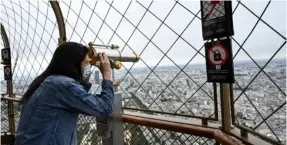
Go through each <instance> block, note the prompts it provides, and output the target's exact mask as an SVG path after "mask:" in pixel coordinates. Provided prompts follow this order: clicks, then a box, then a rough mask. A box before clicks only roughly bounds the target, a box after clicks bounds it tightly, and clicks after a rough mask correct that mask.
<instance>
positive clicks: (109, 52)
mask: <svg viewBox="0 0 287 145" xmlns="http://www.w3.org/2000/svg"><path fill="white" fill-rule="evenodd" d="M98 47H100V48H98ZM103 47H104V48H103ZM117 48H119V47H118V46H115V45H112V46H108V45H97V44H92V43H89V52H88V56H89V62H90V64H92V65H96V66H98V65H99V64H100V62H99V57H98V53H105V55H106V56H108V58H109V59H110V60H112V64H111V65H112V67H113V68H116V69H120V68H121V67H122V64H121V62H138V61H139V59H140V57H139V55H137V54H135V53H127V52H123V53H121V52H120V51H119V50H118V49H117Z"/></svg>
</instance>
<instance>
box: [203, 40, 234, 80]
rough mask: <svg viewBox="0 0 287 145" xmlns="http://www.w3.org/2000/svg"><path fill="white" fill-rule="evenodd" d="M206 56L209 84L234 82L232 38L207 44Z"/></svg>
mask: <svg viewBox="0 0 287 145" xmlns="http://www.w3.org/2000/svg"><path fill="white" fill-rule="evenodd" d="M205 56H206V69H207V81H208V82H225V83H233V82H234V70H233V59H232V48H231V40H230V38H228V39H225V40H220V41H219V42H208V43H205Z"/></svg>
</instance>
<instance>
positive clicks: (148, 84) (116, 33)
mask: <svg viewBox="0 0 287 145" xmlns="http://www.w3.org/2000/svg"><path fill="white" fill-rule="evenodd" d="M232 2H233V4H232V6H233V19H234V31H235V35H234V36H233V37H232V47H233V59H234V67H235V68H234V70H235V84H234V85H233V90H234V96H233V98H234V100H233V103H232V104H233V105H234V106H233V107H234V110H235V112H234V118H233V119H234V120H235V122H234V123H235V124H239V125H243V126H247V127H249V128H251V129H252V130H254V131H255V132H259V133H261V134H263V135H266V136H268V137H271V138H273V139H276V140H277V141H281V142H283V143H286V141H285V136H286V119H285V118H286V109H285V107H286V68H285V66H286V55H285V54H286V35H285V34H286V28H285V26H286V13H285V11H286V7H285V5H286V2H284V1H260V2H251V1H232ZM59 4H60V7H61V10H62V13H63V17H64V20H65V26H66V32H67V40H68V41H76V42H80V43H83V44H86V45H87V44H88V42H94V43H97V44H118V45H119V46H120V51H121V52H130V53H133V52H136V53H139V54H140V55H141V59H140V61H139V62H137V63H124V66H123V68H122V69H121V70H119V71H115V72H114V74H115V79H116V80H120V81H121V85H120V87H119V91H121V92H122V93H123V95H124V96H123V107H124V108H125V109H133V110H135V109H137V110H141V111H145V112H146V113H152V112H156V113H162V114H164V113H166V114H169V115H170V114H173V115H176V116H187V115H189V116H200V117H209V118H216V117H215V116H216V114H217V113H218V111H220V108H219V110H218V111H216V107H217V100H216V97H214V96H215V92H214V89H213V85H212V84H210V83H207V82H206V68H205V64H204V62H205V53H204V49H203V46H204V41H203V40H202V34H201V30H200V29H201V16H200V15H199V13H200V4H199V1H59ZM1 14H2V15H1V23H2V24H3V25H4V26H5V28H6V31H7V34H8V37H9V40H10V45H11V50H12V64H15V65H14V66H12V67H14V69H13V70H14V74H13V87H14V93H15V94H19V95H21V94H23V93H24V91H25V90H26V88H27V85H28V84H29V83H30V82H31V81H32V79H33V78H35V76H37V75H39V74H40V73H41V72H42V71H43V70H44V69H45V68H46V66H47V64H48V63H49V61H50V59H51V57H52V54H53V52H54V50H55V48H56V45H57V38H58V37H59V36H58V34H57V33H58V28H57V25H56V19H55V16H54V13H53V10H52V9H51V6H50V4H49V3H48V2H46V1H37V2H32V1H31V2H30V1H25V2H24V1H1ZM275 18H276V19H275ZM0 44H1V46H2V47H3V43H2V42H1V43H0ZM1 69H2V68H1ZM1 72H2V70H1ZM96 72H97V69H95V70H94V73H93V76H92V80H91V81H92V82H93V83H94V85H93V86H92V90H91V92H92V93H99V92H100V90H101V88H100V82H98V81H99V80H101V79H102V78H101V76H100V74H99V73H96ZM2 74H3V73H1V77H2ZM2 78H3V77H2ZM1 85H2V86H3V85H4V87H2V88H1V93H5V90H4V89H3V88H5V85H6V83H5V81H1ZM218 102H219V101H218ZM214 104H216V105H214ZM154 114H155V113H154ZM84 118H85V117H84ZM219 119H220V116H219ZM84 122H85V121H80V123H82V125H81V126H79V128H80V130H82V129H83V130H84V131H83V132H86V131H85V128H86V127H85V123H84ZM137 128H140V127H137ZM144 130H146V129H144ZM81 134H84V133H81V132H80V134H79V136H81ZM143 134H147V133H143ZM91 136H93V134H90V136H84V137H83V138H85V139H84V140H88V139H86V138H89V137H91ZM183 136H184V135H183ZM132 140H137V139H134V138H132Z"/></svg>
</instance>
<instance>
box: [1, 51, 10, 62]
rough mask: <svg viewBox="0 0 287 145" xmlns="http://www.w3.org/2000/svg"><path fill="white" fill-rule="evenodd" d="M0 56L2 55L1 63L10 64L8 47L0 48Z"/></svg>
mask: <svg viewBox="0 0 287 145" xmlns="http://www.w3.org/2000/svg"><path fill="white" fill-rule="evenodd" d="M1 57H2V60H3V62H2V64H4V65H9V64H11V53H10V48H3V49H2V50H1Z"/></svg>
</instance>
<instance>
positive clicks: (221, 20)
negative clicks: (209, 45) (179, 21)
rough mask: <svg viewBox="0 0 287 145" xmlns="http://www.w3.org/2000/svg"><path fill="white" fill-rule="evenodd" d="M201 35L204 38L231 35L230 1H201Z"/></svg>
mask: <svg viewBox="0 0 287 145" xmlns="http://www.w3.org/2000/svg"><path fill="white" fill-rule="evenodd" d="M200 6H201V17H202V20H201V21H202V36H203V39H204V40H208V39H214V38H220V37H226V36H232V35H233V34H234V31H233V22H232V5H231V1H224V0H211V1H210V0H209V1H201V2H200Z"/></svg>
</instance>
